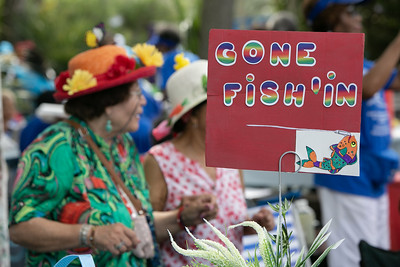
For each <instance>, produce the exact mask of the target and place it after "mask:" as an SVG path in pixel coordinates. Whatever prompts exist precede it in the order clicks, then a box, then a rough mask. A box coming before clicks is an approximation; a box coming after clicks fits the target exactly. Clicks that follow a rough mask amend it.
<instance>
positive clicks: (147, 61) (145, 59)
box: [132, 44, 164, 67]
mask: <svg viewBox="0 0 400 267" xmlns="http://www.w3.org/2000/svg"><path fill="white" fill-rule="evenodd" d="M132 50H133V52H134V53H135V54H136V56H137V57H138V58H139V59H140V61H141V62H142V63H143V65H145V66H156V67H161V66H162V64H164V60H163V56H162V54H161V52H160V51H158V49H157V48H156V47H155V46H154V45H149V44H137V45H135V46H134V47H133V48H132Z"/></svg>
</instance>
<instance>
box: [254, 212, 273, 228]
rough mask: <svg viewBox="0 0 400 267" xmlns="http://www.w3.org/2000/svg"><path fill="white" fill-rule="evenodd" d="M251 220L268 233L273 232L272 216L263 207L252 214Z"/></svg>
mask: <svg viewBox="0 0 400 267" xmlns="http://www.w3.org/2000/svg"><path fill="white" fill-rule="evenodd" d="M251 220H252V221H255V222H256V223H258V224H259V225H261V227H265V228H266V229H267V230H268V231H271V230H273V229H274V227H275V220H274V215H273V214H272V212H271V211H270V210H268V209H266V208H264V207H263V208H261V209H260V210H259V211H258V212H257V213H256V214H254V215H253V217H252V219H251Z"/></svg>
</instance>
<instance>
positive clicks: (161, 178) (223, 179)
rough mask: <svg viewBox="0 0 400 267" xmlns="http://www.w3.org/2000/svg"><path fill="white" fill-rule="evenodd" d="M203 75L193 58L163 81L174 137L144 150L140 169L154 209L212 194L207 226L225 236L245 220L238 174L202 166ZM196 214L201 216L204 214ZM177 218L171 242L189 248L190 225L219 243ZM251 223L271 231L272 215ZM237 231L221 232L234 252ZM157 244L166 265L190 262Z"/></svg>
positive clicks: (166, 208)
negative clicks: (211, 214) (178, 229)
mask: <svg viewBox="0 0 400 267" xmlns="http://www.w3.org/2000/svg"><path fill="white" fill-rule="evenodd" d="M178 62H182V60H180V61H178ZM206 75H207V61H205V60H198V61H195V62H193V63H191V64H189V65H187V66H184V67H183V68H181V69H179V70H177V71H176V72H175V73H174V74H172V76H171V77H170V78H169V80H168V82H167V94H168V98H169V100H170V102H171V104H172V106H173V107H174V108H173V110H172V111H171V113H170V114H169V125H170V126H172V133H173V135H174V136H175V137H174V138H173V139H172V140H170V141H166V142H163V143H161V144H159V145H156V146H154V147H153V148H151V149H150V153H149V155H148V156H147V157H146V158H145V162H144V169H145V173H146V179H147V181H148V183H149V188H150V200H151V203H152V205H153V208H154V210H157V211H169V210H175V209H176V208H177V207H179V205H180V203H181V199H182V198H183V197H184V196H187V195H202V194H208V195H213V196H215V197H216V199H217V204H218V209H217V207H215V206H214V205H210V204H209V207H210V211H214V212H217V216H216V218H215V219H214V220H211V223H212V224H213V225H214V226H216V227H217V228H218V229H219V230H220V231H221V232H223V233H226V229H227V227H228V226H229V225H233V224H237V223H240V222H243V221H245V220H246V219H247V216H246V202H245V198H244V194H243V179H242V176H241V172H240V171H238V170H234V169H224V168H214V167H208V166H206V165H205V133H206V108H207V102H206V100H207V91H206V90H207V76H206ZM157 129H159V128H157ZM181 210H182V212H184V211H185V210H186V207H185V205H183V206H181ZM200 216H201V217H205V218H207V217H206V216H205V214H200ZM177 219H178V223H179V225H180V227H181V230H182V231H181V232H180V233H178V234H175V236H174V239H175V241H176V242H177V244H178V245H180V246H181V247H184V248H187V247H190V248H194V243H193V240H192V238H190V236H189V235H188V234H187V233H186V232H185V231H184V226H189V227H191V228H192V233H193V234H194V235H195V236H196V237H197V238H199V239H209V240H214V241H217V242H221V240H220V239H219V238H218V237H217V236H216V235H215V233H214V232H212V230H211V229H210V228H209V227H208V226H207V225H206V224H204V223H203V224H199V223H193V222H192V221H189V220H188V219H187V218H186V217H185V215H184V214H182V215H181V216H178V218H177ZM252 219H253V220H255V221H257V222H258V223H260V224H261V225H262V226H265V227H266V228H267V229H269V230H271V229H273V227H274V219H273V216H272V213H271V212H269V211H268V210H267V209H262V210H260V212H258V213H257V214H256V215H254V217H253V218H252ZM200 222H202V221H201V220H200ZM243 233H244V229H243V228H240V227H238V228H235V229H233V230H229V231H228V232H227V236H228V238H229V239H230V240H231V241H232V242H233V243H234V244H235V245H236V247H237V248H238V249H242V248H243V245H242V236H243ZM160 245H161V251H162V252H161V254H162V259H163V261H164V262H165V264H166V266H170V267H175V266H185V265H187V264H189V263H190V261H191V259H190V258H187V257H185V256H183V255H181V254H178V253H177V252H175V251H174V249H173V248H172V246H171V243H170V242H169V241H166V242H162V243H161V244H160ZM199 261H200V260H199ZM204 263H205V262H204Z"/></svg>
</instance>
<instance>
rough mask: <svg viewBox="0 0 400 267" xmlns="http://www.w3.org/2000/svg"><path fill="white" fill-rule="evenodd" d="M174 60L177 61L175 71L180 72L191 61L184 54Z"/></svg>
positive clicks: (178, 55)
mask: <svg viewBox="0 0 400 267" xmlns="http://www.w3.org/2000/svg"><path fill="white" fill-rule="evenodd" d="M174 60H175V65H174V69H175V70H179V69H181V68H183V67H185V66H187V65H189V64H190V60H189V59H188V58H186V57H185V56H184V54H183V53H180V54H177V55H176V56H175V57H174Z"/></svg>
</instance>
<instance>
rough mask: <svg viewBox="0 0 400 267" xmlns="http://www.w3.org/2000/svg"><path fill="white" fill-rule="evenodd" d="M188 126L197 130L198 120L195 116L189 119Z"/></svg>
mask: <svg viewBox="0 0 400 267" xmlns="http://www.w3.org/2000/svg"><path fill="white" fill-rule="evenodd" d="M189 121H190V125H191V126H192V127H193V128H197V127H199V119H198V118H197V117H196V116H193V115H192V116H191V117H190V120H189Z"/></svg>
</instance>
